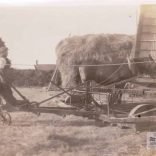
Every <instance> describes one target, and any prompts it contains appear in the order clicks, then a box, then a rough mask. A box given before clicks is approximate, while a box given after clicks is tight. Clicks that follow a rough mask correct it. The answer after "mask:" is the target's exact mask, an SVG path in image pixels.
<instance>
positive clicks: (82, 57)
mask: <svg viewBox="0 0 156 156" xmlns="http://www.w3.org/2000/svg"><path fill="white" fill-rule="evenodd" d="M133 41H134V38H133V37H132V36H128V35H120V34H114V35H110V34H98V35H95V34H90V35H84V36H73V37H69V38H66V39H64V40H62V41H60V42H59V43H58V45H57V47H56V55H57V66H58V69H59V71H60V73H61V80H62V86H63V87H67V86H68V87H69V86H76V85H77V84H78V83H79V82H80V75H79V72H78V67H75V66H71V65H82V64H90V65H92V64H104V63H111V62H113V61H116V60H117V59H121V58H126V57H127V55H129V54H130V52H131V49H132V45H133Z"/></svg>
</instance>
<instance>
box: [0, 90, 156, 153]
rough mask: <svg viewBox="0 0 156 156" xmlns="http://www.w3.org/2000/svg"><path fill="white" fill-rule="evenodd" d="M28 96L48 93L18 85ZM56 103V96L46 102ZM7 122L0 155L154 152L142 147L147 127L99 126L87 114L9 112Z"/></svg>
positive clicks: (0, 136)
mask: <svg viewBox="0 0 156 156" xmlns="http://www.w3.org/2000/svg"><path fill="white" fill-rule="evenodd" d="M20 90H21V91H22V93H23V94H24V95H25V96H26V97H28V98H29V99H30V100H38V101H40V100H42V99H44V98H46V97H48V96H49V94H48V93H46V92H45V91H44V90H43V89H39V88H36V89H35V88H33V89H32V88H21V89H20ZM50 104H51V105H52V106H56V105H57V100H53V101H52V102H51V103H49V104H48V105H50ZM11 115H12V120H13V123H12V125H11V126H5V125H1V126H0V156H125V155H127V156H154V155H156V151H152V150H147V149H146V135H147V131H144V132H139V133H138V132H136V130H135V129H134V128H133V127H134V126H131V128H130V129H122V128H121V127H118V126H102V125H99V124H97V123H95V122H94V121H93V120H89V119H87V118H82V117H75V116H72V115H70V116H66V117H60V116H57V115H53V114H41V115H40V116H39V117H37V116H36V115H35V114H32V113H25V112H16V113H11Z"/></svg>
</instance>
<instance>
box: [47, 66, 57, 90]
mask: <svg viewBox="0 0 156 156" xmlns="http://www.w3.org/2000/svg"><path fill="white" fill-rule="evenodd" d="M57 71H58V69H57V67H56V68H55V71H54V73H53V75H52V77H51V80H50V83H49V86H48V89H47V91H49V90H50V87H51V85H52V82H53V80H54V78H55V76H56V74H57Z"/></svg>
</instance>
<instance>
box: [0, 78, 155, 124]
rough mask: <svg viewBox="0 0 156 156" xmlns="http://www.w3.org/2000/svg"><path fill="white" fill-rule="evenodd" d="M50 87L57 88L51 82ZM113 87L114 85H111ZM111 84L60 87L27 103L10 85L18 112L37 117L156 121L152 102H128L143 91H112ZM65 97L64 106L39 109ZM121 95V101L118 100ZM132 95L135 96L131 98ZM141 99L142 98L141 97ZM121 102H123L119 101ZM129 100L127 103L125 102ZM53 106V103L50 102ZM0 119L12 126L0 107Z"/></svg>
mask: <svg viewBox="0 0 156 156" xmlns="http://www.w3.org/2000/svg"><path fill="white" fill-rule="evenodd" d="M133 79H134V78H132V79H129V80H124V81H122V82H118V84H119V83H125V82H126V81H127V82H131V81H132V80H133ZM52 83H53V85H56V84H55V83H54V82H52ZM112 85H115V84H112ZM112 85H109V86H105V87H94V86H91V85H90V83H89V82H86V83H85V84H83V85H80V86H78V87H74V88H67V89H64V88H61V87H59V86H57V85H56V86H57V87H58V88H59V89H60V92H59V93H57V94H56V95H54V96H51V97H49V98H47V99H44V100H42V101H40V102H35V101H29V100H28V99H27V98H26V97H25V96H23V95H22V94H21V92H19V90H17V89H16V87H14V86H13V85H11V84H10V87H11V88H12V89H13V90H14V91H15V92H16V93H17V94H18V95H19V96H20V97H21V99H22V100H21V101H23V102H22V103H21V104H20V103H19V105H17V108H18V111H22V112H32V113H35V114H36V115H40V113H52V114H57V115H61V116H66V115H76V116H81V117H87V118H89V119H93V120H96V121H97V122H100V123H107V124H109V123H123V124H138V123H145V122H150V123H153V122H156V116H155V115H156V107H155V101H154V100H153V101H152V100H144V101H141V100H140V99H143V98H142V97H141V98H140V99H138V100H137V101H136V99H135V97H132V98H133V99H131V100H130V98H129V97H130V95H131V93H134V92H136V93H138V92H142V95H143V94H145V93H144V92H145V91H146V90H143V89H117V88H115V87H114V88H112ZM64 94H66V95H67V98H66V99H65V100H62V101H63V102H64V103H65V105H66V106H67V107H64V106H63V107H60V106H59V107H51V106H48V107H45V106H42V104H44V103H45V102H47V101H50V100H52V99H54V98H58V97H59V96H61V95H64ZM121 94H122V96H124V98H121ZM133 96H134V95H133ZM143 96H144V95H143ZM121 99H122V100H121ZM128 99H129V100H128ZM51 103H53V102H51ZM0 118H1V121H2V122H3V123H4V124H7V125H10V124H11V115H10V112H9V111H7V110H5V109H3V105H1V107H0Z"/></svg>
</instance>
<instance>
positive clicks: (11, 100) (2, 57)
mask: <svg viewBox="0 0 156 156" xmlns="http://www.w3.org/2000/svg"><path fill="white" fill-rule="evenodd" d="M7 56H8V48H6V47H5V46H2V47H0V95H1V96H2V97H3V99H4V100H5V101H6V103H7V104H9V105H10V106H11V105H13V106H16V105H17V100H16V98H15V97H14V96H13V93H12V90H11V87H10V85H9V81H8V80H7V77H6V74H5V73H6V71H7V70H8V69H9V68H10V66H11V62H10V60H9V59H8V58H7Z"/></svg>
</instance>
